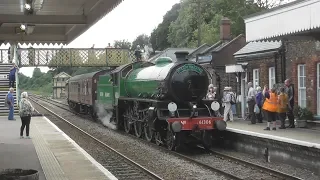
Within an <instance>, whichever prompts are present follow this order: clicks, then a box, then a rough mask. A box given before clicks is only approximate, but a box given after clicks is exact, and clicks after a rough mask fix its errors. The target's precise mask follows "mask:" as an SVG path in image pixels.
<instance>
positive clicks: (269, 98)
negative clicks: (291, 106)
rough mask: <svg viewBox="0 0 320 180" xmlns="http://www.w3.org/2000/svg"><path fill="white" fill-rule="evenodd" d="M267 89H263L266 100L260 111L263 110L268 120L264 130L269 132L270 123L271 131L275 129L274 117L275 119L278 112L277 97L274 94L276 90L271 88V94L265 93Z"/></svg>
mask: <svg viewBox="0 0 320 180" xmlns="http://www.w3.org/2000/svg"><path fill="white" fill-rule="evenodd" d="M266 89H267V87H266V86H265V87H264V90H263V91H264V95H265V97H266V100H265V101H264V103H263V106H262V109H263V110H265V114H266V116H267V119H268V125H267V127H266V128H265V129H264V130H268V131H270V123H271V122H273V128H272V130H277V129H276V117H277V111H278V96H277V93H276V89H275V88H272V89H271V93H269V92H267V90H266Z"/></svg>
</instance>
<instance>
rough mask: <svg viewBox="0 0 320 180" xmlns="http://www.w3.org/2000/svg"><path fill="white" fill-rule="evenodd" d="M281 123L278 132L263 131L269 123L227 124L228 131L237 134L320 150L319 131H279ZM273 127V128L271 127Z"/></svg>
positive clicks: (238, 121) (238, 122) (293, 129)
mask: <svg viewBox="0 0 320 180" xmlns="http://www.w3.org/2000/svg"><path fill="white" fill-rule="evenodd" d="M279 124H280V122H277V130H276V131H274V130H270V131H266V130H263V129H264V128H265V127H266V126H267V123H266V122H264V123H257V124H249V121H244V120H234V122H229V121H228V123H227V131H231V132H236V133H240V134H246V135H252V136H258V137H262V138H268V139H273V140H278V141H283V142H287V143H291V144H296V145H301V146H307V147H315V148H318V149H320V138H319V135H320V132H319V131H318V130H312V129H306V128H287V129H279V127H280V125H279ZM271 127H273V126H272V125H271Z"/></svg>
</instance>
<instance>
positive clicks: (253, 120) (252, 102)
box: [247, 82, 256, 124]
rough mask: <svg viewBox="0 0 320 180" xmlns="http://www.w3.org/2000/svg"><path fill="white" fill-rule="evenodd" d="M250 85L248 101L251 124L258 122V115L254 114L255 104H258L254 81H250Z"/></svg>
mask: <svg viewBox="0 0 320 180" xmlns="http://www.w3.org/2000/svg"><path fill="white" fill-rule="evenodd" d="M248 87H249V91H248V97H247V102H248V106H249V118H250V120H251V123H250V124H256V116H255V114H254V105H255V104H256V101H255V97H256V92H255V90H254V88H253V87H252V82H249V83H248Z"/></svg>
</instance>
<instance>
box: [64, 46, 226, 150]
mask: <svg viewBox="0 0 320 180" xmlns="http://www.w3.org/2000/svg"><path fill="white" fill-rule="evenodd" d="M175 54H176V58H177V62H173V61H172V59H170V58H169V57H160V58H158V59H157V60H156V61H155V63H151V62H134V63H130V64H126V65H123V66H120V67H117V68H116V69H114V70H111V71H107V70H105V71H99V72H95V73H90V74H84V75H79V76H74V77H72V78H70V79H69V82H68V85H67V86H68V87H67V92H68V103H69V106H70V108H71V109H73V110H76V111H77V112H79V113H86V114H91V115H92V116H94V117H99V118H100V119H101V118H104V117H110V122H112V123H113V124H114V125H116V127H117V129H120V130H124V131H125V132H126V133H133V134H135V135H136V136H137V137H139V138H140V137H142V136H144V137H145V138H146V140H148V141H155V143H156V144H157V145H166V146H167V147H168V149H170V150H177V149H179V148H185V147H184V146H185V145H186V144H187V143H191V142H195V143H201V144H203V145H204V147H206V148H210V147H211V146H212V138H213V133H214V132H215V131H223V130H225V129H226V123H225V122H224V121H223V120H222V117H217V116H216V114H215V112H216V111H218V110H219V109H220V104H219V103H218V102H217V101H212V100H211V101H210V100H205V99H204V97H205V95H206V92H207V87H208V82H209V74H208V72H207V71H206V70H205V69H204V68H203V67H201V66H200V65H199V64H197V63H194V62H190V61H188V60H187V59H186V57H187V55H188V52H176V53H175ZM83 92H85V95H83ZM82 96H85V97H82ZM90 98H91V99H90Z"/></svg>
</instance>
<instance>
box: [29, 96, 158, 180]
mask: <svg viewBox="0 0 320 180" xmlns="http://www.w3.org/2000/svg"><path fill="white" fill-rule="evenodd" d="M29 99H30V100H31V101H33V102H34V103H36V104H37V105H39V106H40V107H42V108H43V109H45V110H46V111H48V112H49V113H50V114H52V115H54V116H55V117H57V118H58V119H60V120H62V121H64V122H65V123H67V124H69V125H70V126H71V127H73V128H75V129H77V130H78V131H80V132H81V133H83V134H85V135H86V136H88V137H90V138H91V139H93V140H94V141H96V142H98V143H99V144H101V145H102V146H103V147H105V148H107V149H109V150H111V151H112V152H114V153H116V154H117V155H119V156H121V157H122V158H123V159H125V160H127V161H128V162H130V163H131V164H132V165H134V166H136V167H138V168H139V169H141V170H142V171H143V172H145V173H146V174H148V175H149V176H151V177H152V178H154V179H157V180H163V179H162V178H161V177H159V176H158V175H156V174H155V173H153V172H151V171H149V170H148V169H146V168H144V167H143V166H141V165H140V164H138V163H136V162H135V161H133V160H131V159H130V158H128V157H127V156H125V155H123V154H122V153H120V152H118V151H117V150H115V149H114V148H112V147H110V146H109V145H107V144H105V143H104V142H102V141H100V140H99V139H97V138H95V137H94V136H92V135H90V134H89V133H87V132H85V131H84V130H82V129H81V128H79V127H77V126H76V125H74V124H72V123H71V122H69V121H68V120H66V119H65V118H63V117H61V116H60V115H58V114H56V113H55V112H53V111H51V110H50V109H48V108H47V107H45V106H44V105H42V104H40V103H39V102H37V101H35V100H34V99H32V97H30V98H29Z"/></svg>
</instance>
